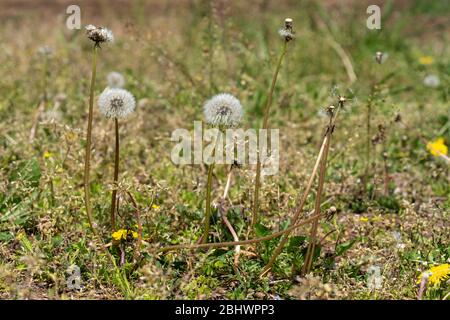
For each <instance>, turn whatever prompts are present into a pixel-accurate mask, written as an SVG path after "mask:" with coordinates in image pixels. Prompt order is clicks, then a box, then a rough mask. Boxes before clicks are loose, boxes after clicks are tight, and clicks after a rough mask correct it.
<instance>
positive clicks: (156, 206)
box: [152, 204, 161, 210]
mask: <svg viewBox="0 0 450 320" xmlns="http://www.w3.org/2000/svg"><path fill="white" fill-rule="evenodd" d="M159 208H161V207H160V206H158V205H157V204H154V205H152V209H155V210H158V209H159Z"/></svg>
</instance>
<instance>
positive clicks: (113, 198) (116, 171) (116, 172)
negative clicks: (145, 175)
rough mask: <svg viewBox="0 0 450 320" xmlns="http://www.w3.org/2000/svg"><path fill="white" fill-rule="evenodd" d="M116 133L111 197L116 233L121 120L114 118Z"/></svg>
mask: <svg viewBox="0 0 450 320" xmlns="http://www.w3.org/2000/svg"><path fill="white" fill-rule="evenodd" d="M114 124H115V131H116V149H115V156H114V181H113V191H112V196H111V229H112V231H113V232H114V231H115V230H116V211H117V206H116V204H117V182H118V180H119V154H120V148H119V147H120V145H119V120H118V119H117V118H114Z"/></svg>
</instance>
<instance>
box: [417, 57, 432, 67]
mask: <svg viewBox="0 0 450 320" xmlns="http://www.w3.org/2000/svg"><path fill="white" fill-rule="evenodd" d="M433 62H434V59H433V57H432V56H423V57H420V58H419V63H420V64H423V65H424V66H428V65H430V64H433Z"/></svg>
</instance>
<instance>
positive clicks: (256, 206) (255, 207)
mask: <svg viewBox="0 0 450 320" xmlns="http://www.w3.org/2000/svg"><path fill="white" fill-rule="evenodd" d="M287 43H288V42H287V41H285V42H284V45H283V50H282V51H281V54H280V57H279V58H278V63H277V66H276V69H275V73H274V74H273V78H272V83H271V85H270V89H269V96H268V98H267V102H266V106H265V108H264V120H263V126H262V128H263V129H267V127H268V123H269V114H270V107H271V105H272V97H273V92H274V90H275V84H276V82H277V77H278V73H279V71H280V68H281V63H282V62H283V58H284V56H285V55H286V50H287ZM260 188H261V159H260V154H259V153H258V157H257V161H256V177H255V192H254V198H253V210H252V211H253V213H252V225H251V226H252V228H253V226H254V225H255V224H256V223H257V222H258V211H259V190H260Z"/></svg>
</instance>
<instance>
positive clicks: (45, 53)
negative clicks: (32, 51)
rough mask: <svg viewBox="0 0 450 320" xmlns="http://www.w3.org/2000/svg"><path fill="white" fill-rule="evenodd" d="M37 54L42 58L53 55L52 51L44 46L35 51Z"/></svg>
mask: <svg viewBox="0 0 450 320" xmlns="http://www.w3.org/2000/svg"><path fill="white" fill-rule="evenodd" d="M37 53H38V54H40V55H41V56H44V57H50V56H52V54H53V50H52V48H50V47H49V46H47V45H45V46H41V47H39V48H38V49H37Z"/></svg>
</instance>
